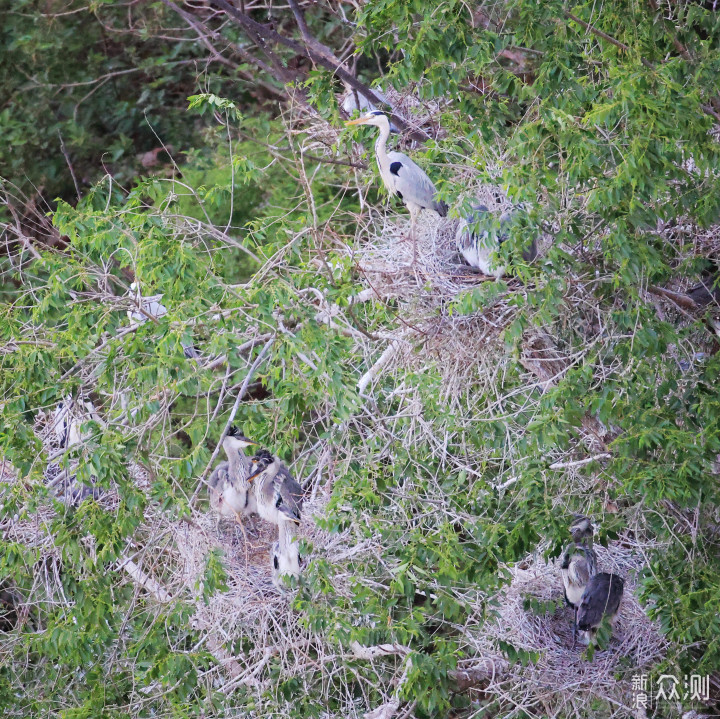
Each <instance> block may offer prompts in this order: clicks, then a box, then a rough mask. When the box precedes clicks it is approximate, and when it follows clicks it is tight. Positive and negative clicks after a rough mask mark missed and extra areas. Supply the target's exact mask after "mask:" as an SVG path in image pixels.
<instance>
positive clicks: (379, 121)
mask: <svg viewBox="0 0 720 719" xmlns="http://www.w3.org/2000/svg"><path fill="white" fill-rule="evenodd" d="M386 124H387V125H388V126H389V124H390V121H389V120H388V119H387V115H385V113H384V112H380V110H371V111H370V112H367V113H365V114H364V115H361V116H360V117H358V118H356V119H355V120H348V121H347V122H346V123H345V127H348V126H350V125H375V126H376V127H381V126H382V125H386Z"/></svg>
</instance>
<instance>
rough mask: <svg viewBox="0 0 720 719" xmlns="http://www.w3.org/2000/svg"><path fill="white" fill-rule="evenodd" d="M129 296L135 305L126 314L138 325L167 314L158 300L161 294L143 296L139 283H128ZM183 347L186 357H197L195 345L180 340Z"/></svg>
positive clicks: (198, 355) (198, 353) (198, 354)
mask: <svg viewBox="0 0 720 719" xmlns="http://www.w3.org/2000/svg"><path fill="white" fill-rule="evenodd" d="M129 294H130V297H132V299H133V302H134V303H135V305H136V306H137V309H135V310H128V312H127V316H128V317H129V318H130V321H131V322H135V323H137V324H139V325H141V324H144V323H145V322H147V321H148V319H155V320H158V319H160V318H161V317H164V316H165V315H166V314H167V307H165V305H164V304H162V302H160V300H161V299H162V297H163V296H162V295H148V296H147V297H143V295H142V293H141V292H140V285H139V284H138V283H137V282H133V283H132V284H131V285H130V293H129ZM181 345H182V348H183V354H184V355H185V357H186V358H187V359H198V357H200V352H199V351H198V349H197V348H196V347H194V346H193V345H192V344H189V343H187V342H181Z"/></svg>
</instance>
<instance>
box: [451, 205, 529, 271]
mask: <svg viewBox="0 0 720 719" xmlns="http://www.w3.org/2000/svg"><path fill="white" fill-rule="evenodd" d="M470 207H471V210H472V211H471V212H470V214H469V215H468V216H467V217H466V218H464V219H463V220H462V221H461V222H460V224H459V225H458V228H457V231H456V233H455V243H456V244H457V248H458V251H459V252H460V253H461V254H462V256H463V257H464V258H465V261H466V262H467V263H468V264H469V265H470V266H471V267H475V268H477V269H479V270H480V271H481V272H482V273H483V274H484V275H489V276H491V277H495V278H496V279H499V278H500V277H502V276H503V275H504V274H505V273H506V271H507V267H505V265H504V264H503V263H502V261H501V260H500V258H499V257H498V250H499V249H500V245H501V244H502V243H503V242H505V240H507V238H508V236H509V228H510V226H511V225H512V223H513V219H514V217H515V214H516V212H517V209H515V210H511V211H509V212H504V213H503V214H502V215H500V219H499V225H497V221H495V220H494V219H493V218H492V215H491V214H490V211H489V210H488V208H487V207H486V206H485V205H483V204H480V203H474V204H472V205H471V206H470ZM493 225H497V226H496V227H493ZM522 256H523V259H524V260H525V261H526V262H532V261H533V260H534V259H535V258H536V257H537V242H536V240H535V239H534V238H533V241H532V242H531V243H530V245H529V246H528V247H526V248H525V249H524V250H523V253H522Z"/></svg>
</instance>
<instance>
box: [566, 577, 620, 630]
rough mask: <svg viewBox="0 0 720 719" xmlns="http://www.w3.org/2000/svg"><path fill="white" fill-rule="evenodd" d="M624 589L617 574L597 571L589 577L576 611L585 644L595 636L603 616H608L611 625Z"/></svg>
mask: <svg viewBox="0 0 720 719" xmlns="http://www.w3.org/2000/svg"><path fill="white" fill-rule="evenodd" d="M624 589H625V582H623V580H622V579H621V578H620V577H618V575H617V574H610V573H609V572H599V573H598V574H596V575H595V576H593V577H591V578H590V581H589V582H588V585H587V587H585V592H584V593H583V595H582V600H581V601H580V608H579V610H578V613H577V626H578V627H579V629H580V631H582V632H583V634H584V638H585V639H586V641H585V643H586V644H589V643H590V641H591V640H592V638H593V637H594V636H595V634H596V633H597V629H598V627H599V626H600V624H601V623H602V620H603V618H604V617H608V618H609V620H610V626H613V624H614V623H615V618H616V617H617V613H618V609H619V608H620V600H621V599H622V595H623V590H624Z"/></svg>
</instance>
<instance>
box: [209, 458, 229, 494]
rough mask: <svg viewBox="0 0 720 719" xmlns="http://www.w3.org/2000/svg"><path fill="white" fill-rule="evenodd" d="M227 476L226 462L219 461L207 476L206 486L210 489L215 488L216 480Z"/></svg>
mask: <svg viewBox="0 0 720 719" xmlns="http://www.w3.org/2000/svg"><path fill="white" fill-rule="evenodd" d="M227 476H228V462H225V461H223V462H220V464H218V466H217V467H215V469H214V470H213V471H212V474H211V475H210V477H208V487H209V488H210V489H217V486H218V482H220V480H221V479H222V480H225V479H227Z"/></svg>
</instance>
